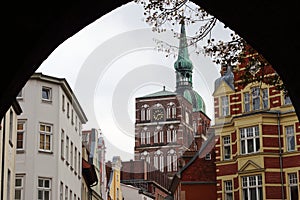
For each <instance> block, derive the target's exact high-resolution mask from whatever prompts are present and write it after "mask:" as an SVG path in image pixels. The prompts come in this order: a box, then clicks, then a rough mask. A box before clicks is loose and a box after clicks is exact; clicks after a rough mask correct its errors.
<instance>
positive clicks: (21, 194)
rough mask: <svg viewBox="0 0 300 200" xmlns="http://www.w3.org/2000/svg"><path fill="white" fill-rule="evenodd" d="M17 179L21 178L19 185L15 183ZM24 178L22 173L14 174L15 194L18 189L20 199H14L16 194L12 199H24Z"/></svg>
mask: <svg viewBox="0 0 300 200" xmlns="http://www.w3.org/2000/svg"><path fill="white" fill-rule="evenodd" d="M17 179H20V180H21V185H17ZM24 180H25V176H24V175H20V174H16V177H15V194H16V192H17V191H20V199H16V196H15V197H14V200H24V199H25V196H24V191H25V190H24V186H25V185H24Z"/></svg>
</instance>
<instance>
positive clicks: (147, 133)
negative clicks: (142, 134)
mask: <svg viewBox="0 0 300 200" xmlns="http://www.w3.org/2000/svg"><path fill="white" fill-rule="evenodd" d="M150 139H151V135H150V131H147V132H146V143H147V144H150Z"/></svg>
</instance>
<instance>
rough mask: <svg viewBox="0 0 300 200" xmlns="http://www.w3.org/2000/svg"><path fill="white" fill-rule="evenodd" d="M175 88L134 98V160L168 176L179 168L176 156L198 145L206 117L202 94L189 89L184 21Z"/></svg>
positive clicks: (189, 65) (190, 70)
mask: <svg viewBox="0 0 300 200" xmlns="http://www.w3.org/2000/svg"><path fill="white" fill-rule="evenodd" d="M174 68H175V74H176V89H175V91H174V92H173V91H168V90H166V89H165V87H163V89H162V90H161V91H158V92H155V93H152V94H148V95H145V96H142V97H138V98H136V102H135V106H136V121H135V148H134V150H135V156H134V157H135V160H140V159H145V160H146V161H147V162H148V163H150V164H151V165H153V166H154V167H155V168H156V169H158V170H160V171H162V172H164V173H166V174H167V175H168V176H169V177H170V178H171V177H173V175H174V173H176V172H177V171H178V170H179V169H180V163H179V162H178V160H180V158H181V157H182V156H184V154H185V153H186V152H189V155H191V154H193V153H195V152H196V151H197V150H199V149H200V147H201V144H202V142H203V141H204V140H205V139H206V133H207V130H208V127H209V126H210V118H209V117H208V116H207V115H206V114H205V103H204V101H203V99H202V97H201V96H200V95H199V94H198V93H197V92H196V91H194V90H193V80H192V74H193V64H192V61H191V60H190V58H189V53H188V44H187V38H186V31H185V24H184V23H183V22H182V23H181V33H180V40H179V49H178V58H177V60H176V61H175V62H174Z"/></svg>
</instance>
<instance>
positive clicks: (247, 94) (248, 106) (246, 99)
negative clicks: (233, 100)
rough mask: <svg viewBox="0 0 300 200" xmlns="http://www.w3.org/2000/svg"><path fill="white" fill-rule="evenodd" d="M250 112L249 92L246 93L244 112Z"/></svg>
mask: <svg viewBox="0 0 300 200" xmlns="http://www.w3.org/2000/svg"><path fill="white" fill-rule="evenodd" d="M249 111H250V95H249V92H245V93H244V112H249Z"/></svg>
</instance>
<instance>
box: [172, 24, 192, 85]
mask: <svg viewBox="0 0 300 200" xmlns="http://www.w3.org/2000/svg"><path fill="white" fill-rule="evenodd" d="M174 68H175V70H176V74H177V76H176V88H178V87H181V86H185V87H186V86H190V87H191V86H192V73H193V64H192V61H191V60H190V58H189V53H188V44H187V39H186V33H185V25H184V20H182V21H181V32H180V41H179V50H178V58H177V60H176V61H175V63H174Z"/></svg>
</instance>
